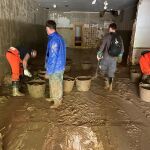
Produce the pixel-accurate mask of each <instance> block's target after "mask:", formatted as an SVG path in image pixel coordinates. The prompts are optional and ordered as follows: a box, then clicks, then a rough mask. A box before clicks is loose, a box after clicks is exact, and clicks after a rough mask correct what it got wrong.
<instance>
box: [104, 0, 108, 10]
mask: <svg viewBox="0 0 150 150" xmlns="http://www.w3.org/2000/svg"><path fill="white" fill-rule="evenodd" d="M107 8H108V2H107V1H105V2H104V9H105V10H106V9H107Z"/></svg>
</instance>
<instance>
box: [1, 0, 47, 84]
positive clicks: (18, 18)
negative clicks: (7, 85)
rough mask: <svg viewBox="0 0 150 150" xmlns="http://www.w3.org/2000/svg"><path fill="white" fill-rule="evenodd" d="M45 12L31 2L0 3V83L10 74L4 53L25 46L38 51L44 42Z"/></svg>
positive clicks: (8, 1) (2, 1)
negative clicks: (14, 47) (12, 47)
mask: <svg viewBox="0 0 150 150" xmlns="http://www.w3.org/2000/svg"><path fill="white" fill-rule="evenodd" d="M46 17H47V16H46V11H44V10H43V9H41V8H40V7H39V6H38V4H37V3H35V2H34V1H33V0H1V1H0V83H1V81H2V79H3V77H4V74H6V73H8V72H10V68H9V65H8V63H7V61H6V59H5V52H6V50H7V49H8V48H9V47H10V46H15V45H20V44H21V45H26V46H31V47H33V48H36V49H39V48H41V47H42V46H43V42H44V40H45V29H44V26H43V25H44V23H45V20H46Z"/></svg>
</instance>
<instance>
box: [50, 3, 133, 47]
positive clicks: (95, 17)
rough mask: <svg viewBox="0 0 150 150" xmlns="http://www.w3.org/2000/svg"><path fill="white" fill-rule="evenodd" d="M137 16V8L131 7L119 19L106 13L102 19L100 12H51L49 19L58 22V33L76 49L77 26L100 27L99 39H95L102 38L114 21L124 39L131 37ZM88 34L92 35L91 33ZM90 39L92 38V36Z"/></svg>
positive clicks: (68, 44)
mask: <svg viewBox="0 0 150 150" xmlns="http://www.w3.org/2000/svg"><path fill="white" fill-rule="evenodd" d="M135 14H136V8H135V6H130V7H128V8H125V9H124V10H123V11H122V13H121V15H120V16H118V17H114V16H112V15H110V14H108V13H106V14H105V15H104V16H103V17H100V13H99V12H74V11H73V12H58V11H55V12H54V11H49V14H48V18H49V19H54V20H55V21H56V22H57V26H58V32H60V33H61V34H62V35H63V37H64V38H65V40H66V43H67V46H68V47H74V38H75V37H74V36H75V25H83V28H84V25H85V26H87V25H98V28H101V29H102V30H100V31H98V32H100V33H99V35H100V37H98V36H99V35H97V36H95V37H96V38H97V37H98V38H101V35H103V34H104V32H105V31H106V30H107V27H108V25H109V24H110V22H112V21H114V22H116V23H117V25H118V29H119V30H120V31H121V34H123V36H124V38H128V36H130V35H131V30H132V26H133V22H134V19H135ZM94 30H95V29H94ZM98 32H97V33H98ZM87 34H89V35H91V33H87ZM92 37H93V36H92ZM88 38H90V36H89V37H88ZM89 40H91V39H89ZM125 40H126V39H125ZM93 44H95V43H93ZM86 48H87V47H86ZM90 48H91V47H90Z"/></svg>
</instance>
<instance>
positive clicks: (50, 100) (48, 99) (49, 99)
mask: <svg viewBox="0 0 150 150" xmlns="http://www.w3.org/2000/svg"><path fill="white" fill-rule="evenodd" d="M45 100H46V101H48V102H53V101H54V100H53V99H51V98H46V99H45Z"/></svg>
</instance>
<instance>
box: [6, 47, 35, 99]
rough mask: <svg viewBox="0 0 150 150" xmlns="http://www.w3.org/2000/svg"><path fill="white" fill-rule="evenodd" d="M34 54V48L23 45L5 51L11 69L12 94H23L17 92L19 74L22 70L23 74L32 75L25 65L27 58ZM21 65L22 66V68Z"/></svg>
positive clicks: (32, 56) (33, 56) (21, 73)
mask: <svg viewBox="0 0 150 150" xmlns="http://www.w3.org/2000/svg"><path fill="white" fill-rule="evenodd" d="M36 55H37V51H36V50H30V49H27V48H23V47H17V48H15V47H10V48H9V49H8V51H7V52H6V58H7V60H8V62H9V64H10V66H11V71H12V88H13V92H12V95H13V96H24V94H23V93H21V92H19V80H20V76H21V75H23V72H24V75H25V76H28V77H32V74H31V73H30V72H29V71H28V69H27V65H28V60H29V59H30V58H35V57H36ZM21 66H23V68H22V67H21ZM23 70H24V71H23Z"/></svg>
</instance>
